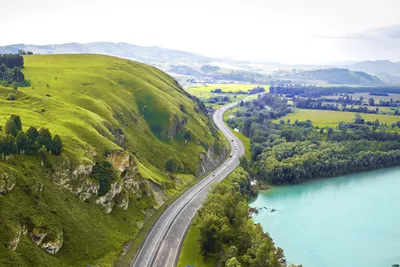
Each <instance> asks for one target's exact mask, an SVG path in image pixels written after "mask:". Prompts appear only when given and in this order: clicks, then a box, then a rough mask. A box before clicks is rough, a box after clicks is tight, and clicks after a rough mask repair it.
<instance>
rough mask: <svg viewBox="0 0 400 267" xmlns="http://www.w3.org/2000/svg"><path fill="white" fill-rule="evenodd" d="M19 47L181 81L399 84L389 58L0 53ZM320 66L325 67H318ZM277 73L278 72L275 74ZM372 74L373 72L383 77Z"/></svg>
mask: <svg viewBox="0 0 400 267" xmlns="http://www.w3.org/2000/svg"><path fill="white" fill-rule="evenodd" d="M18 50H24V51H31V52H33V53H34V54H76V53H86V54H105V55H112V56H118V57H122V58H127V59H132V60H135V61H139V62H143V63H146V64H150V65H153V66H156V67H158V68H160V69H162V70H164V71H166V72H168V73H170V74H171V75H173V76H175V77H176V78H177V79H178V80H179V81H180V82H181V83H183V84H184V83H186V82H187V81H190V82H204V83H213V82H224V81H237V82H252V83H266V82H269V81H271V80H274V79H275V80H279V79H282V78H285V79H289V78H295V79H298V78H301V79H306V80H305V81H304V82H314V81H318V82H320V81H323V82H326V83H335V84H357V85H358V84H362V85H366V84H379V83H382V81H385V82H388V83H396V84H400V63H396V62H391V61H363V62H357V63H354V64H350V63H347V64H346V63H345V62H343V63H335V64H332V65H330V66H329V65H325V66H317V65H313V66H307V65H298V66H290V65H284V64H279V63H268V62H248V61H237V60H230V59H219V58H211V57H206V56H203V55H199V54H195V53H190V52H185V51H179V50H173V49H167V48H161V47H157V46H137V45H132V44H127V43H112V42H96V43H84V44H82V43H68V44H54V45H28V44H14V45H8V46H2V47H0V53H17V52H18ZM293 68H296V69H297V72H296V75H293V72H292V69H293ZM320 69H325V70H324V71H318V70H320ZM344 69H347V70H344ZM278 70H279V71H278ZM361 72H363V73H361ZM364 72H365V73H364ZM278 73H279V75H275V74H278ZM367 73H368V74H367ZM369 74H370V75H369ZM371 75H376V76H377V77H379V78H381V80H382V81H381V80H380V79H378V78H377V77H373V76H371Z"/></svg>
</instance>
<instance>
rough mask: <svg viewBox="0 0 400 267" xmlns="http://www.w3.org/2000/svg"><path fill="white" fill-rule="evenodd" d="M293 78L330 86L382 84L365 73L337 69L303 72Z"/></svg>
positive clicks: (374, 77)
mask: <svg viewBox="0 0 400 267" xmlns="http://www.w3.org/2000/svg"><path fill="white" fill-rule="evenodd" d="M294 77H296V78H301V79H307V80H316V81H325V82H327V83H330V84H356V85H378V84H383V82H382V81H381V80H379V78H377V77H376V76H371V75H369V74H367V73H365V72H361V71H350V70H348V69H338V68H332V69H320V70H312V71H303V72H299V73H297V74H295V75H294Z"/></svg>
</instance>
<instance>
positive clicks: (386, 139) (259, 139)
mask: <svg viewBox="0 0 400 267" xmlns="http://www.w3.org/2000/svg"><path fill="white" fill-rule="evenodd" d="M273 98H275V100H273ZM265 100H267V98H266V99H265ZM265 100H263V99H262V98H261V99H258V100H257V101H256V102H257V103H253V104H247V103H246V105H247V106H245V108H244V109H243V110H241V111H240V112H238V113H237V114H236V118H233V119H231V120H229V121H228V124H229V125H232V126H235V127H237V128H239V129H240V130H241V132H242V133H243V134H245V135H246V136H248V137H250V140H251V152H252V164H251V169H252V170H253V172H254V173H255V174H256V175H257V176H258V177H259V178H261V179H264V180H265V181H267V182H269V183H272V184H294V183H300V182H304V181H308V180H312V179H318V178H323V177H332V176H336V175H341V174H346V173H351V172H358V171H364V170H371V169H376V168H382V167H389V166H394V165H399V164H400V136H399V134H398V133H397V132H395V131H393V132H391V131H388V129H389V127H387V126H385V125H381V124H380V123H379V121H375V122H368V121H367V122H365V121H364V119H363V118H362V117H361V116H360V115H359V114H356V116H355V118H354V122H352V123H339V125H338V126H337V128H336V129H333V128H330V127H325V128H322V129H319V128H318V127H314V126H313V125H312V121H310V120H307V121H295V122H294V123H291V122H290V121H288V122H284V121H281V123H279V124H276V123H272V119H277V118H278V117H279V115H280V114H282V115H283V113H284V111H285V110H286V104H285V102H282V101H283V100H282V98H279V97H274V96H269V97H268V101H265ZM267 103H269V106H270V108H271V110H270V111H266V109H265V105H266V104H267ZM263 104H264V106H263ZM392 128H394V126H392Z"/></svg>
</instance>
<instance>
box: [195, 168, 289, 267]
mask: <svg viewBox="0 0 400 267" xmlns="http://www.w3.org/2000/svg"><path fill="white" fill-rule="evenodd" d="M251 192H252V190H251V186H250V181H249V177H248V173H247V172H246V171H244V170H243V169H242V168H238V169H236V170H235V171H234V172H233V174H231V175H230V177H229V178H228V180H227V181H226V182H224V183H221V184H218V185H216V186H215V187H214V188H213V189H212V192H211V194H210V195H209V196H208V197H207V199H206V201H205V203H204V205H203V207H202V208H201V209H200V210H199V215H198V216H197V217H196V222H195V223H196V225H197V227H198V228H199V230H200V238H199V242H200V248H201V253H202V255H203V257H205V258H208V257H212V256H216V255H219V260H220V263H221V265H220V266H229V267H231V266H235V267H238V266H241V267H245V266H247V267H278V266H281V264H280V262H282V261H284V259H283V257H284V256H283V250H282V249H280V248H276V247H275V245H274V242H273V240H272V239H271V238H270V236H269V235H268V234H266V233H264V232H263V230H262V228H261V226H260V225H255V224H254V221H253V220H252V219H251V218H249V217H248V215H249V207H248V203H247V199H248V198H249V196H250V194H251Z"/></svg>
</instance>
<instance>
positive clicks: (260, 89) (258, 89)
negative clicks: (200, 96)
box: [211, 86, 265, 95]
mask: <svg viewBox="0 0 400 267" xmlns="http://www.w3.org/2000/svg"><path fill="white" fill-rule="evenodd" d="M263 92H265V88H264V87H261V86H257V87H254V88H253V89H250V90H248V91H247V92H245V91H243V90H239V91H237V92H232V91H228V92H226V91H223V90H222V89H221V88H216V89H214V90H211V93H217V94H237V95H247V94H249V95H254V94H259V93H263Z"/></svg>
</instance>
